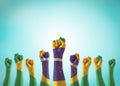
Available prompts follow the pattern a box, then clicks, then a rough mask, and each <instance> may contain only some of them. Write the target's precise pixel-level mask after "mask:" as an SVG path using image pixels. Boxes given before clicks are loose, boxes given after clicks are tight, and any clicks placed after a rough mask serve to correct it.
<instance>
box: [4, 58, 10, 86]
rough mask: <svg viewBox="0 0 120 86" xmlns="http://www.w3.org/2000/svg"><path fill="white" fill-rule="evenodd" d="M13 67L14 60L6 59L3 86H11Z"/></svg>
mask: <svg viewBox="0 0 120 86" xmlns="http://www.w3.org/2000/svg"><path fill="white" fill-rule="evenodd" d="M11 65H12V60H11V59H9V58H5V67H6V75H5V78H4V81H3V86H10V72H11Z"/></svg>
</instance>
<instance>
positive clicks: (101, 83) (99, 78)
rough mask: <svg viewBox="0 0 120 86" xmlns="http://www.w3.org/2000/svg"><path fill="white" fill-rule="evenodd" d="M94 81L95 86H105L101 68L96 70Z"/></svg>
mask: <svg viewBox="0 0 120 86" xmlns="http://www.w3.org/2000/svg"><path fill="white" fill-rule="evenodd" d="M96 80H97V86H105V83H104V80H103V78H102V72H101V68H99V69H97V70H96Z"/></svg>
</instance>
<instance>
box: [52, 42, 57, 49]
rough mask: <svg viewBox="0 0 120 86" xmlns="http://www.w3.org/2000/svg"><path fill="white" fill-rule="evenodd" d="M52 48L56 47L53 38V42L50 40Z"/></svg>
mask: <svg viewBox="0 0 120 86" xmlns="http://www.w3.org/2000/svg"><path fill="white" fill-rule="evenodd" d="M52 48H53V49H55V48H56V47H55V40H53V42H52Z"/></svg>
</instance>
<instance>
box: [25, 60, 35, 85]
mask: <svg viewBox="0 0 120 86" xmlns="http://www.w3.org/2000/svg"><path fill="white" fill-rule="evenodd" d="M26 66H27V68H28V71H29V76H30V83H29V86H37V82H36V77H35V71H34V61H33V60H32V59H29V58H28V59H26Z"/></svg>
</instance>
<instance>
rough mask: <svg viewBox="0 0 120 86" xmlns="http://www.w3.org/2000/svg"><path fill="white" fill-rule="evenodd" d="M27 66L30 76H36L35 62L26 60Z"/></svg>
mask: <svg viewBox="0 0 120 86" xmlns="http://www.w3.org/2000/svg"><path fill="white" fill-rule="evenodd" d="M26 66H27V68H28V71H29V73H30V75H32V76H35V74H34V61H33V60H32V59H26Z"/></svg>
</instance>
